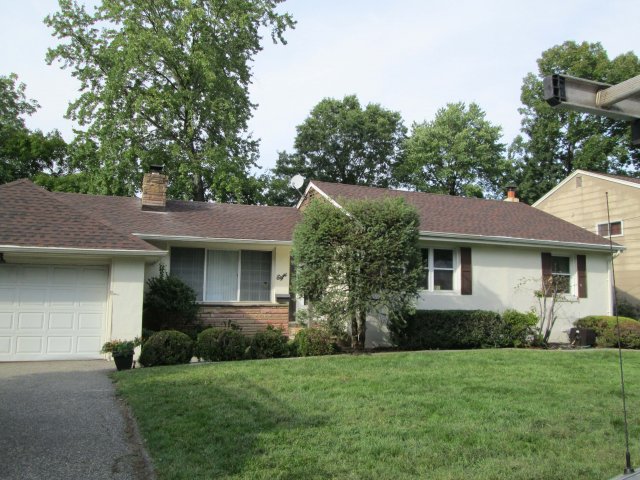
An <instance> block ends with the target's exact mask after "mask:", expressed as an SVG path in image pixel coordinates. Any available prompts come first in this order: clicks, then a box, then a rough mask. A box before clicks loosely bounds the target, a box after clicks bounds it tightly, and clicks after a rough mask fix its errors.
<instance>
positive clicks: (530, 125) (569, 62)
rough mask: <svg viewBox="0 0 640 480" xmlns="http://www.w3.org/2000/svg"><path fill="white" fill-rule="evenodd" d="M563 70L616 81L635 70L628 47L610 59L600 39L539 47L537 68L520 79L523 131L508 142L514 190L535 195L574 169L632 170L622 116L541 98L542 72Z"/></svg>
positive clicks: (635, 152) (638, 65)
mask: <svg viewBox="0 0 640 480" xmlns="http://www.w3.org/2000/svg"><path fill="white" fill-rule="evenodd" d="M555 73H559V74H567V75H572V76H575V77H582V78H587V79H590V80H596V81H600V82H605V83H610V84H615V83H619V82H621V81H623V80H627V79H628V78H631V77H634V76H636V75H639V74H640V61H639V59H638V57H637V56H636V55H635V54H634V53H633V52H628V53H624V54H621V55H619V56H617V57H615V58H614V59H612V60H611V59H609V56H608V55H607V52H606V51H605V50H604V48H603V47H602V45H601V44H600V43H587V42H583V43H576V42H565V43H563V44H562V45H556V46H554V47H552V48H550V49H549V50H546V51H545V52H543V53H542V56H541V57H540V58H539V59H538V72H537V74H533V73H529V74H528V75H527V76H526V77H525V78H524V83H523V85H522V95H521V100H522V104H523V106H522V107H521V108H520V113H521V115H522V136H518V137H516V139H515V140H514V142H513V144H512V145H511V147H510V153H509V155H510V158H511V159H512V161H513V162H514V163H515V165H516V167H517V170H518V173H517V175H516V180H517V183H518V184H519V196H520V197H521V198H522V199H523V200H524V201H526V202H528V203H531V202H534V201H536V200H537V199H538V198H540V196H542V195H543V194H544V193H546V192H547V191H549V190H550V189H552V188H553V187H555V186H556V185H557V183H558V182H559V181H560V180H562V179H563V178H564V177H566V176H567V175H568V174H569V173H571V172H572V171H573V170H575V169H578V168H582V169H586V170H593V171H597V172H608V173H617V174H620V173H631V174H634V173H635V172H636V171H637V168H638V161H639V152H640V150H639V149H638V148H637V147H635V148H634V147H633V146H632V145H631V141H630V133H629V125H628V123H627V122H623V121H616V120H612V119H609V118H605V117H601V116H597V115H589V114H584V113H577V112H568V111H562V110H560V109H554V108H552V107H550V106H549V105H548V104H547V103H546V102H545V101H544V99H543V88H542V78H543V77H544V76H546V75H551V74H555Z"/></svg>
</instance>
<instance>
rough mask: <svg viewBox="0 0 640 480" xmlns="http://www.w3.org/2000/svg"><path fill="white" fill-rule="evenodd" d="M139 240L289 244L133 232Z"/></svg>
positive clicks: (285, 242) (281, 241)
mask: <svg viewBox="0 0 640 480" xmlns="http://www.w3.org/2000/svg"><path fill="white" fill-rule="evenodd" d="M132 235H134V236H136V237H138V238H140V239H141V240H155V241H163V242H172V241H174V242H176V241H177V242H202V243H258V244H263V245H291V244H293V241H291V240H257V239H252V238H224V237H220V238H216V237H190V236H184V235H155V234H148V233H133V234H132Z"/></svg>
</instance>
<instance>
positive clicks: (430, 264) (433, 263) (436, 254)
mask: <svg viewBox="0 0 640 480" xmlns="http://www.w3.org/2000/svg"><path fill="white" fill-rule="evenodd" d="M453 258H454V255H453V250H450V249H442V248H423V249H422V272H423V275H422V281H421V285H420V286H421V287H422V289H423V290H437V291H440V290H444V291H450V290H453V272H454V265H453Z"/></svg>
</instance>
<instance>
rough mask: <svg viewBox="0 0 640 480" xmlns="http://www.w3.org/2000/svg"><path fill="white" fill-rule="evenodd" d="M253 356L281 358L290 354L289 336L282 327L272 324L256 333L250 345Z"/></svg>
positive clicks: (250, 352) (250, 353) (251, 355)
mask: <svg viewBox="0 0 640 480" xmlns="http://www.w3.org/2000/svg"><path fill="white" fill-rule="evenodd" d="M249 356H250V357H251V358H281V357H287V356H289V347H288V345H287V337H285V336H284V333H283V331H282V329H280V328H274V327H272V326H271V325H269V326H268V327H267V329H266V330H265V331H263V332H258V333H256V334H255V335H254V336H253V338H252V339H251V343H250V345H249Z"/></svg>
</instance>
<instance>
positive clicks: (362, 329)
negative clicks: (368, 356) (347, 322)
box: [356, 310, 367, 350]
mask: <svg viewBox="0 0 640 480" xmlns="http://www.w3.org/2000/svg"><path fill="white" fill-rule="evenodd" d="M357 323H358V336H357V338H356V349H358V350H364V341H365V336H366V334H367V312H366V311H364V310H361V311H360V312H358V322H357Z"/></svg>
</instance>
